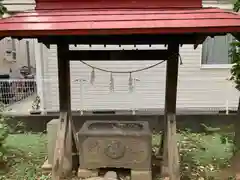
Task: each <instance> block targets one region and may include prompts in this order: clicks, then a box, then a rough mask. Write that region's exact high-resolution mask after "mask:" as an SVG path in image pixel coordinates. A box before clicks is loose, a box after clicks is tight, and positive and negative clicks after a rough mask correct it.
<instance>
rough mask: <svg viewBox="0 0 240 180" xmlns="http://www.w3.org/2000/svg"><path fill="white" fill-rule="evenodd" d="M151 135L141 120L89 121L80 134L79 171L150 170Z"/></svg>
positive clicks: (146, 125)
mask: <svg viewBox="0 0 240 180" xmlns="http://www.w3.org/2000/svg"><path fill="white" fill-rule="evenodd" d="M151 138H152V134H151V131H150V129H149V126H148V123H147V122H142V121H121V122H119V121H86V122H85V123H84V124H83V126H82V128H81V129H80V131H79V132H78V140H79V143H78V145H79V149H80V152H81V154H82V156H79V158H80V159H79V160H80V168H82V169H99V168H126V169H135V170H136V169H137V170H145V169H146V170H148V169H150V168H151V153H152V146H151V143H152V141H151Z"/></svg>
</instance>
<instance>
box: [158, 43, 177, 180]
mask: <svg viewBox="0 0 240 180" xmlns="http://www.w3.org/2000/svg"><path fill="white" fill-rule="evenodd" d="M168 50H169V52H170V53H171V55H170V56H169V59H168V61H167V69H166V91H165V93H166V94H165V117H164V121H165V122H164V134H163V143H162V144H163V166H162V174H163V175H164V176H169V178H170V180H179V179H180V174H179V171H180V169H179V168H180V166H179V153H178V147H177V137H176V100H177V81H178V65H179V44H174V43H172V44H169V45H168Z"/></svg>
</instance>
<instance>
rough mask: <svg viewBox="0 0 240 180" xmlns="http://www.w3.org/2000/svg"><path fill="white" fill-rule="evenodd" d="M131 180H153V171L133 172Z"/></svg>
mask: <svg viewBox="0 0 240 180" xmlns="http://www.w3.org/2000/svg"><path fill="white" fill-rule="evenodd" d="M131 180H152V171H151V170H148V171H138V170H131Z"/></svg>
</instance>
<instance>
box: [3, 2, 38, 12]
mask: <svg viewBox="0 0 240 180" xmlns="http://www.w3.org/2000/svg"><path fill="white" fill-rule="evenodd" d="M3 5H4V6H5V7H6V8H7V9H8V11H10V12H18V11H27V10H32V9H34V8H35V0H3Z"/></svg>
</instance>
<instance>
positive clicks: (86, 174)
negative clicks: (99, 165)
mask: <svg viewBox="0 0 240 180" xmlns="http://www.w3.org/2000/svg"><path fill="white" fill-rule="evenodd" d="M97 176H98V170H97V169H94V170H90V169H81V168H79V169H78V177H79V178H83V179H85V178H90V177H97Z"/></svg>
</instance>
